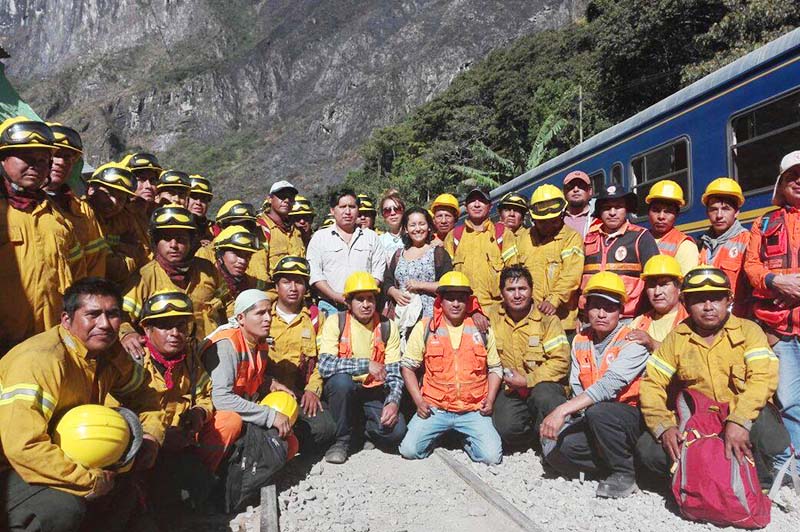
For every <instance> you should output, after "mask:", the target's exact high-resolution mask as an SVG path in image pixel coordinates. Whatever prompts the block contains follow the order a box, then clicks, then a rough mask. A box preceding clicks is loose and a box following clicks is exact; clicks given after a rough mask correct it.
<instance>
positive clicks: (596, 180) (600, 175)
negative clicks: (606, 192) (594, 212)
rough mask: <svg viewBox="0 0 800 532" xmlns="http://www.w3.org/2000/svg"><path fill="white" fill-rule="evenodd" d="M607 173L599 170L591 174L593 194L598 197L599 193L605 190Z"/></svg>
mask: <svg viewBox="0 0 800 532" xmlns="http://www.w3.org/2000/svg"><path fill="white" fill-rule="evenodd" d="M605 177H606V173H605V172H604V171H602V170H598V171H597V172H594V173H593V174H589V181H591V182H592V192H594V195H595V196H597V193H598V192H600V189H601V188H603V181H605Z"/></svg>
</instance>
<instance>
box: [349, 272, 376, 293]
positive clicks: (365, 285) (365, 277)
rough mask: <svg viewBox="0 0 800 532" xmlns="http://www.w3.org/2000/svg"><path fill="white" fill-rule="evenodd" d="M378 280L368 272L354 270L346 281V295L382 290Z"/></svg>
mask: <svg viewBox="0 0 800 532" xmlns="http://www.w3.org/2000/svg"><path fill="white" fill-rule="evenodd" d="M380 291H381V290H380V288H378V281H376V280H375V278H374V277H373V276H372V274H370V273H367V272H353V273H351V274H350V276H349V277H348V278H347V280H346V281H345V282H344V297H347V296H349V295H352V294H355V293H356V292H375V293H376V294H377V293H378V292H380Z"/></svg>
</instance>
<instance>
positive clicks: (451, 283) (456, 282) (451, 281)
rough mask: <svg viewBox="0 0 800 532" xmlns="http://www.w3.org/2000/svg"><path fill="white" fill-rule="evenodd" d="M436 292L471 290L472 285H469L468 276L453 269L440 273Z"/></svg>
mask: <svg viewBox="0 0 800 532" xmlns="http://www.w3.org/2000/svg"><path fill="white" fill-rule="evenodd" d="M436 291H437V292H451V291H461V292H470V293H471V292H472V287H471V286H470V285H469V278H468V277H467V276H466V275H464V274H463V273H461V272H457V271H455V270H453V271H449V272H447V273H446V274H444V275H442V277H441V278H440V279H439V288H437V289H436Z"/></svg>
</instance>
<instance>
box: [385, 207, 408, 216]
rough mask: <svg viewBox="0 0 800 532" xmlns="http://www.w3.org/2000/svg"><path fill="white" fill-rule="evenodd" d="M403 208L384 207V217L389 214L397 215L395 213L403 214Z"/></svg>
mask: <svg viewBox="0 0 800 532" xmlns="http://www.w3.org/2000/svg"><path fill="white" fill-rule="evenodd" d="M402 212H403V208H402V207H384V208H383V215H384V216H386V215H388V214H395V213H402Z"/></svg>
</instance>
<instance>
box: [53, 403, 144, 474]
mask: <svg viewBox="0 0 800 532" xmlns="http://www.w3.org/2000/svg"><path fill="white" fill-rule="evenodd" d="M131 439H132V438H131V430H130V427H129V425H128V421H126V418H125V417H124V416H123V415H122V414H121V413H120V412H118V411H117V410H114V409H113V408H109V407H107V406H102V405H81V406H76V407H75V408H73V409H71V410H70V411H68V412H67V413H66V414H64V417H62V418H61V420H60V421H59V422H58V424H57V425H56V429H55V432H54V434H53V443H55V444H56V445H58V446H59V447H60V448H61V450H62V451H63V452H64V454H65V455H67V456H68V457H69V458H70V459H71V460H73V461H74V462H76V463H78V464H80V465H82V466H83V467H85V468H87V469H98V468H99V469H103V468H108V467H110V466H112V465H114V464H117V463H119V461H120V460H121V459H122V458H123V457H124V456H125V454H126V450H127V449H128V448H129V444H130V443H131Z"/></svg>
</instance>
